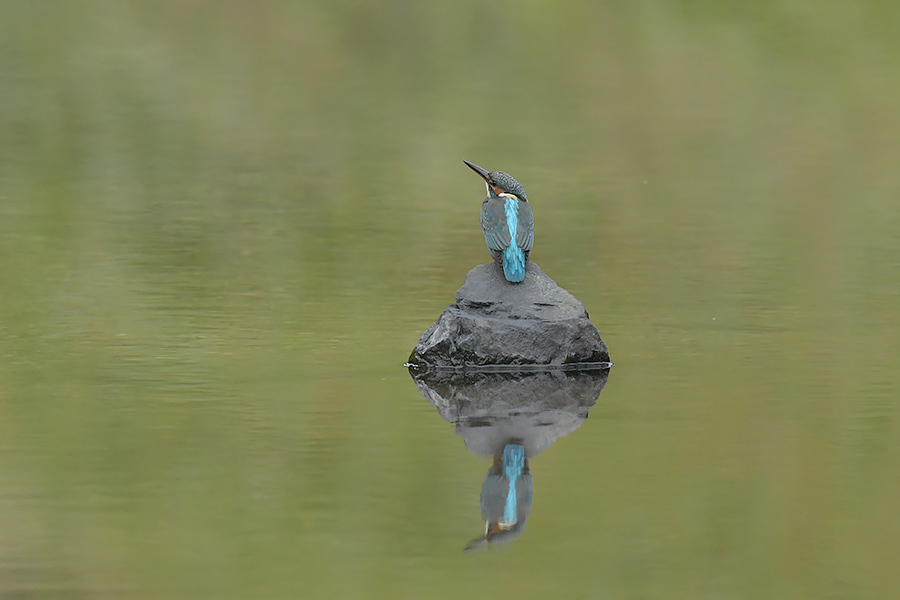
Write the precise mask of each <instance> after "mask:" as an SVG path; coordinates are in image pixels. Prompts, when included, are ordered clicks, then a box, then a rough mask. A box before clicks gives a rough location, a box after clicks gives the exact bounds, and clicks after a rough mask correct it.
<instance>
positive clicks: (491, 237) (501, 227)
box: [481, 198, 518, 252]
mask: <svg viewBox="0 0 900 600" xmlns="http://www.w3.org/2000/svg"><path fill="white" fill-rule="evenodd" d="M481 230H482V231H483V232H484V241H485V242H486V243H487V247H488V248H490V249H491V250H496V251H498V252H501V251H503V250H505V249H506V248H508V247H509V243H510V239H509V229H507V227H506V213H505V212H504V211H503V202H501V201H498V200H496V199H494V198H485V200H484V203H483V204H482V205H481ZM517 237H518V236H517Z"/></svg>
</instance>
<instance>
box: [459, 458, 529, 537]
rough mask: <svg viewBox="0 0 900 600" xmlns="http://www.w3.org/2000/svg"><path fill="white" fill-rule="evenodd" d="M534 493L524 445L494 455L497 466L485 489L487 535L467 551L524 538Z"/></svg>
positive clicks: (483, 495) (486, 478)
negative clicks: (488, 544) (486, 544)
mask: <svg viewBox="0 0 900 600" xmlns="http://www.w3.org/2000/svg"><path fill="white" fill-rule="evenodd" d="M533 491H534V485H533V483H532V480H531V472H530V471H529V469H528V459H527V458H526V457H525V447H524V446H523V445H522V444H520V443H509V444H506V446H504V447H503V452H502V453H497V454H496V455H494V464H493V465H492V466H491V468H490V469H488V473H487V477H485V479H484V484H483V485H482V486H481V516H482V517H484V519H485V532H484V536H482V537H480V538H478V539H477V540H473V541H472V543H470V544H469V545H468V546H467V547H466V550H467V551H468V550H474V549H475V548H477V547H479V546H481V545H482V544H483V543H485V542H493V543H496V542H508V541H511V540H513V539H515V538H517V537H519V536H520V535H522V532H523V531H524V530H525V520H526V519H527V518H528V513H529V512H531V498H532V493H533Z"/></svg>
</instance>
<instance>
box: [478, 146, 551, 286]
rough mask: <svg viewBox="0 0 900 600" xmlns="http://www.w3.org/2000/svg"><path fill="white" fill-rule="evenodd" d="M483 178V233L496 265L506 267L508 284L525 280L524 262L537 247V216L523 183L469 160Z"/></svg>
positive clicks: (507, 174) (505, 273)
mask: <svg viewBox="0 0 900 600" xmlns="http://www.w3.org/2000/svg"><path fill="white" fill-rule="evenodd" d="M463 162H464V163H466V165H468V167H469V168H470V169H472V170H473V171H475V172H476V173H478V174H479V175H480V176H481V178H482V179H484V182H485V185H486V186H487V194H488V195H487V198H485V199H484V202H482V203H481V230H482V232H484V241H485V242H486V243H487V247H488V250H490V251H491V256H493V257H494V262H496V263H498V264H501V265H503V275H504V276H505V277H506V280H507V281H510V282H512V283H519V282H521V281H522V280H523V279H525V263H526V262H528V257H529V255H530V254H531V247H532V246H534V216H533V215H532V214H531V206H530V205H529V204H528V196H526V195H525V188H523V187H522V184H521V183H519V182H518V181H516V180H515V179H513V177H512V175H510V174H509V173H504V172H503V171H487V170H485V169H482V168H481V167H479V166H478V165H476V164H472V163H470V162H469V161H467V160H464V161H463Z"/></svg>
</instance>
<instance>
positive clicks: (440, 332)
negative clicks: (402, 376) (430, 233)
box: [409, 262, 609, 369]
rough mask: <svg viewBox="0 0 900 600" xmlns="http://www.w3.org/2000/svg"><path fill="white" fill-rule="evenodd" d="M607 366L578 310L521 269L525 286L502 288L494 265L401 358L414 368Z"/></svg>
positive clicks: (538, 275)
mask: <svg viewBox="0 0 900 600" xmlns="http://www.w3.org/2000/svg"><path fill="white" fill-rule="evenodd" d="M606 361H609V352H608V350H607V348H606V344H604V343H603V340H602V339H601V338H600V333H599V332H598V331H597V328H596V327H594V325H593V324H592V323H591V321H590V319H589V318H588V314H587V311H586V310H585V309H584V305H583V304H582V303H581V302H579V301H578V300H577V299H576V298H575V296H573V295H572V294H570V293H569V292H567V291H566V290H564V289H562V288H561V287H559V286H558V285H556V282H555V281H553V280H552V279H550V278H549V277H548V276H547V275H545V274H544V272H543V271H542V270H541V268H540V267H539V266H538V265H536V264H535V263H533V262H529V263H528V265H527V268H526V274H525V281H523V282H522V283H509V282H508V281H506V279H505V278H504V277H503V271H502V269H501V268H500V267H499V266H498V265H496V264H495V263H488V264H484V265H479V266H477V267H475V268H474V269H472V270H471V271H469V273H468V275H466V281H465V283H464V284H463V286H462V287H461V288H460V289H459V290H458V291H457V292H456V304H451V305H450V306H448V307H447V309H446V310H445V311H444V312H443V313H442V314H441V316H440V317H439V318H438V320H437V322H435V323H434V325H432V326H431V327H429V328H428V329H427V330H426V331H425V333H423V334H422V337H421V338H420V339H419V343H418V344H417V345H416V347H415V348H414V349H413V351H412V354H410V357H409V363H410V364H412V365H415V366H418V367H420V368H425V369H428V368H448V367H451V368H465V367H487V366H498V365H507V366H512V365H517V366H528V365H549V366H561V365H572V366H575V365H577V364H580V363H598V362H606Z"/></svg>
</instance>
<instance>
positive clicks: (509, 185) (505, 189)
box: [463, 160, 528, 202]
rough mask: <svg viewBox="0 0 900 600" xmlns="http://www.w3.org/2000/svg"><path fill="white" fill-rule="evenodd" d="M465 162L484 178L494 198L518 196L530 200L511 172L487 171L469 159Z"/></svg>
mask: <svg viewBox="0 0 900 600" xmlns="http://www.w3.org/2000/svg"><path fill="white" fill-rule="evenodd" d="M463 162H464V163H466V165H468V167H469V168H470V169H472V170H473V171H475V172H476V173H478V174H479V175H480V176H481V178H482V179H484V182H485V184H486V185H487V192H488V195H489V196H491V197H494V198H509V197H516V198H518V199H519V200H523V201H525V202H528V196H526V195H525V188H523V187H522V184H521V183H519V182H518V181H516V180H515V179H513V176H512V175H510V174H509V173H504V172H503V171H487V170H485V169H482V168H481V167H479V166H478V165H476V164H474V163H470V162H469V161H467V160H464V161H463Z"/></svg>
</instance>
